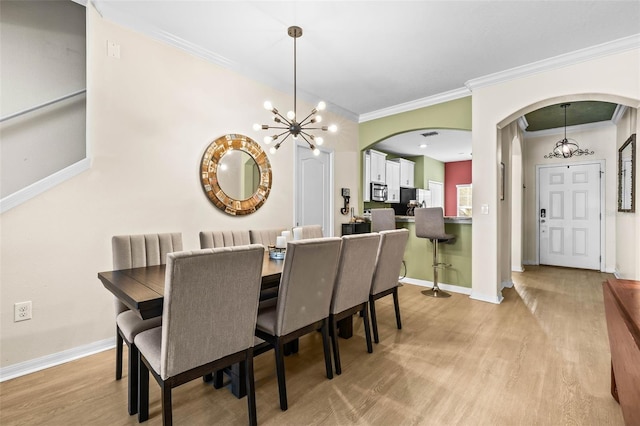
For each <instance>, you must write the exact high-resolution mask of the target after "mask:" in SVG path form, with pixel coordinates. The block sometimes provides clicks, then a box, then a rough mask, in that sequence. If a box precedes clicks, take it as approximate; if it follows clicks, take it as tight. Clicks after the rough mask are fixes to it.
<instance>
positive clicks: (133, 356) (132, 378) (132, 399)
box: [129, 343, 139, 416]
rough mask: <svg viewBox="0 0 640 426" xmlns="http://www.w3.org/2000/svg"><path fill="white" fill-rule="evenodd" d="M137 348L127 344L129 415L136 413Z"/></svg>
mask: <svg viewBox="0 0 640 426" xmlns="http://www.w3.org/2000/svg"><path fill="white" fill-rule="evenodd" d="M138 362H139V361H138V348H137V347H136V345H134V344H133V343H130V344H129V415H130V416H132V415H134V414H136V413H137V412H138Z"/></svg>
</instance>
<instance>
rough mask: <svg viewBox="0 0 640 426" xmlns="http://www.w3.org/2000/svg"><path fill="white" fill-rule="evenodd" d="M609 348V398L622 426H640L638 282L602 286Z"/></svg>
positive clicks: (639, 314) (609, 283) (639, 308)
mask: <svg viewBox="0 0 640 426" xmlns="http://www.w3.org/2000/svg"><path fill="white" fill-rule="evenodd" d="M602 287H603V292H604V311H605V316H606V319H607V331H608V332H609V346H610V349H611V395H612V396H613V398H615V400H616V401H618V402H619V403H620V408H622V417H623V418H624V423H625V424H626V425H640V403H639V401H640V282H638V281H630V280H616V279H610V280H607V281H606V282H605V283H603V285H602Z"/></svg>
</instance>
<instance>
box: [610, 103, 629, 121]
mask: <svg viewBox="0 0 640 426" xmlns="http://www.w3.org/2000/svg"><path fill="white" fill-rule="evenodd" d="M628 108H629V107H628V106H626V105H620V104H618V106H616V109H615V111H613V116H611V122H612V123H613V124H616V125H617V124H618V121H620V119H621V118H622V116H623V115H624V113H625V112H627V109H628Z"/></svg>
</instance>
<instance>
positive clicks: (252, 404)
mask: <svg viewBox="0 0 640 426" xmlns="http://www.w3.org/2000/svg"><path fill="white" fill-rule="evenodd" d="M244 362H245V370H246V372H247V374H246V375H245V378H246V385H247V409H248V413H249V424H250V425H251V426H256V425H257V424H258V416H257V414H256V384H255V381H254V376H253V348H249V349H247V358H246V359H245V360H244ZM216 374H217V372H216Z"/></svg>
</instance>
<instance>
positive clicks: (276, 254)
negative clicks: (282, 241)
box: [269, 237, 287, 260]
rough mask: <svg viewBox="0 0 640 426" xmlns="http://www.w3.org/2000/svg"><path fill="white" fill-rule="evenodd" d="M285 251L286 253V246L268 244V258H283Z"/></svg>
mask: <svg viewBox="0 0 640 426" xmlns="http://www.w3.org/2000/svg"><path fill="white" fill-rule="evenodd" d="M278 238H279V237H278ZM286 253H287V248H286V247H276V246H269V258H270V259H275V260H282V259H284V256H285V254H286Z"/></svg>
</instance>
